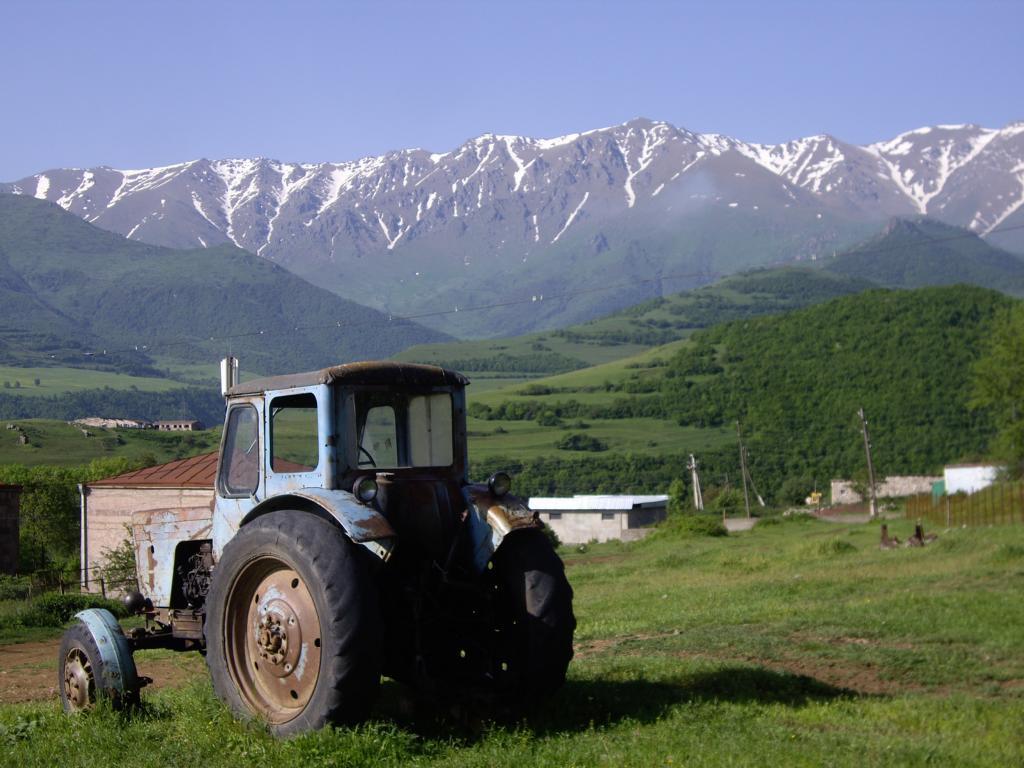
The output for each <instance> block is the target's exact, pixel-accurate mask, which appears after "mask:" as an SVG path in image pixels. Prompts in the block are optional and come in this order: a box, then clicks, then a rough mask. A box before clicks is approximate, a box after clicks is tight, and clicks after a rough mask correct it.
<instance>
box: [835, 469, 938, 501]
mask: <svg viewBox="0 0 1024 768" xmlns="http://www.w3.org/2000/svg"><path fill="white" fill-rule="evenodd" d="M941 479H942V478H941V477H930V476H926V475H893V476H892V477H887V478H885V479H884V480H883V481H882V482H880V483H879V484H878V486H877V487H876V488H875V495H876V496H877V497H878V498H880V499H898V498H902V497H904V496H915V495H917V494H919V493H931V490H932V485H933V484H934V483H936V482H938V481H939V480H941ZM853 486H854V483H853V481H852V480H833V481H832V483H831V489H830V490H831V492H832V503H833V504H859V503H860V502H862V501H864V499H862V498H861V496H860V494H859V493H857V491H855V490H854V488H853Z"/></svg>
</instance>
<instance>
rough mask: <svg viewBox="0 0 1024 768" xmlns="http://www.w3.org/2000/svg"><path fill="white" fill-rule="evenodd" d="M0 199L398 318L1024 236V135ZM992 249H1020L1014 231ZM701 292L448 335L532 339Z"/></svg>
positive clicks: (163, 185) (619, 298)
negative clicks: (55, 209)
mask: <svg viewBox="0 0 1024 768" xmlns="http://www.w3.org/2000/svg"><path fill="white" fill-rule="evenodd" d="M0 191H7V192H13V193H16V194H25V195H33V196H35V197H38V198H42V199H46V200H51V201H54V202H56V203H58V204H59V205H61V206H62V207H63V208H65V209H67V210H69V211H72V212H74V213H76V214H78V215H79V216H81V217H83V218H84V219H86V220H87V221H89V222H92V223H94V224H96V225H97V226H100V227H104V228H106V229H109V230H113V231H115V232H119V233H122V234H124V235H126V236H127V237H129V238H132V239H135V240H141V241H144V242H150V243H154V244H160V245H168V246H172V247H176V248H183V247H205V246H210V245H214V244H217V243H222V242H227V241H230V242H233V243H235V244H237V245H239V246H241V247H243V248H246V249H247V250H250V251H252V252H254V253H257V254H260V255H262V256H265V257H267V258H269V259H272V260H274V261H277V262H279V263H281V264H283V265H285V266H287V267H289V268H290V269H292V270H294V271H296V272H298V273H299V274H301V275H303V276H304V277H306V278H307V279H311V280H313V281H315V282H316V283H317V284H319V285H323V286H325V287H328V288H330V289H332V290H334V291H336V292H337V293H340V294H341V295H343V296H345V297H348V298H353V299H356V300H358V301H361V302H364V303H368V304H371V305H373V306H377V307H379V308H383V309H388V310H392V311H395V312H403V313H404V312H409V311H416V310H420V309H426V308H435V307H438V306H448V305H451V306H453V307H454V306H459V305H460V304H461V305H463V306H472V305H476V304H481V303H487V301H488V300H492V301H493V300H494V297H495V296H507V295H509V292H518V293H522V294H524V295H527V296H529V295H531V294H532V295H540V294H543V293H544V292H545V291H547V292H548V294H549V295H550V294H553V293H557V292H564V291H566V290H573V289H578V288H581V287H583V288H585V287H588V286H600V285H602V284H607V282H608V281H609V280H613V281H614V280H622V281H628V280H630V279H635V278H637V277H640V276H643V277H645V278H650V277H651V276H659V275H660V276H667V275H671V274H678V273H696V272H728V271H732V270H734V269H737V268H740V267H743V266H750V265H753V264H760V263H768V262H773V261H780V260H791V259H796V258H814V257H816V256H818V255H820V254H823V253H831V252H832V251H833V250H835V249H836V248H838V247H841V246H843V245H846V244H848V243H850V242H853V241H854V240H855V239H857V238H859V237H860V236H862V235H864V234H866V233H868V232H869V231H871V230H873V229H875V228H876V227H877V224H878V223H879V222H880V221H882V220H884V219H886V218H888V217H890V216H893V215H915V214H927V215H928V216H931V217H934V218H937V219H939V220H942V221H945V222H947V223H951V224H957V225H960V226H965V227H969V228H970V229H971V230H973V231H974V232H977V233H978V234H981V235H983V236H986V235H989V234H990V233H992V230H993V229H996V228H997V227H1000V226H1009V225H1012V224H1014V223H1022V222H1024V211H1022V210H1021V206H1022V203H1024V123H1014V124H1011V125H1009V126H1006V127H1005V128H1002V129H998V130H994V129H988V128H981V127H978V126H971V125H967V126H938V127H933V128H921V129H918V130H915V131H910V132H908V133H905V134H902V135H900V136H897V137H896V138H894V139H892V140H891V141H885V142H880V143H878V144H873V145H870V146H867V147H860V146H855V145H852V144H847V143H844V142H842V141H839V140H838V139H836V138H834V137H831V136H814V137H810V138H806V139H799V140H795V141H791V142H788V143H786V144H780V145H774V146H770V145H759V144H750V143H745V142H742V141H739V140H736V139H733V138H729V137H726V136H721V135H717V134H697V133H692V132H690V131H687V130H685V129H682V128H677V127H674V126H672V125H669V124H667V123H662V122H652V121H649V120H645V119H636V120H632V121H630V122H628V123H625V124H623V125H619V126H614V127H610V128H604V129H598V130H592V131H587V132H585V133H581V134H572V135H569V136H562V137H558V138H555V139H532V138H526V137H522V136H499V135H493V134H488V135H484V136H480V137H478V138H475V139H472V140H470V141H467V142H466V143H465V144H463V145H462V146H460V147H458V148H456V149H454V150H452V151H450V152H446V153H441V154H433V153H430V152H427V151H425V150H421V149H411V150H401V151H396V152H390V153H388V154H386V155H382V156H380V157H372V158H364V159H362V160H358V161H354V162H342V163H314V164H307V163H285V162H279V161H276V160H268V159H262V158H258V159H235V160H213V161H211V160H206V159H200V160H193V161H189V162H185V163H180V164H177V165H172V166H167V167H163V168H150V169H142V170H130V171H123V170H115V169H112V168H105V167H100V168H92V169H88V170H84V169H59V170H52V171H46V172H43V173H39V174H36V175H35V176H31V177H28V178H26V179H22V180H20V181H17V182H14V183H11V184H6V185H0ZM992 239H993V241H994V242H997V243H998V244H1000V245H1002V246H1004V247H1009V248H1011V249H1016V250H1018V251H1019V250H1024V231H1019V232H1013V233H1007V234H1006V235H999V234H998V233H996V234H994V235H992ZM667 279H668V278H667V277H666V280H667ZM698 280H699V278H696V277H694V278H680V279H675V280H674V281H673V282H670V283H666V284H664V285H657V284H655V285H653V286H651V285H648V286H646V287H644V288H643V289H640V290H639V292H638V291H634V290H624V291H620V292H617V293H616V295H615V296H612V297H609V296H604V297H598V298H595V299H594V300H593V301H591V302H590V303H589V306H588V305H587V302H582V303H581V302H575V303H574V306H573V307H567V306H565V305H562V306H560V307H555V306H552V303H549V304H548V305H545V306H544V307H543V309H541V308H539V307H537V308H533V309H532V311H531V312H530V313H528V314H527V315H526V316H523V317H519V319H516V320H510V319H509V318H510V316H504V317H502V316H500V315H499V316H495V317H497V319H494V317H492V318H490V319H488V320H486V321H484V325H483V326H481V321H480V319H479V317H478V318H474V319H466V320H465V321H464V322H463V324H462V325H461V327H460V325H459V324H458V323H456V324H455V326H453V325H451V324H450V323H449V324H448V325H446V326H445V327H447V328H449V329H452V330H457V331H462V332H466V331H467V330H470V331H475V332H480V333H484V332H493V331H495V330H496V329H497V330H516V331H518V330H525V329H526V328H529V327H542V326H544V325H545V324H552V323H555V322H565V321H569V320H577V319H581V318H584V317H586V316H588V314H592V313H593V311H594V310H595V309H610V308H615V307H616V306H622V305H624V304H625V303H628V302H629V301H633V300H638V299H640V298H644V297H645V296H647V295H651V294H652V293H657V292H658V291H660V290H666V291H668V290H680V289H682V288H685V287H687V286H688V285H690V284H693V283H694V282H696V281H698ZM688 281H689V282H688ZM509 322H511V323H512V326H511V327H510V326H509ZM495 323H497V325H495Z"/></svg>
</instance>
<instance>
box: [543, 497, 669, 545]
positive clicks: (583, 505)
mask: <svg viewBox="0 0 1024 768" xmlns="http://www.w3.org/2000/svg"><path fill="white" fill-rule="evenodd" d="M667 505H668V496H664V495H660V496H585V495H584V496H579V495H577V496H572V497H571V498H570V497H534V498H531V499H530V501H529V504H528V506H529V507H530V509H532V510H534V511H535V512H537V513H538V514H539V515H540V519H541V520H542V521H543V522H545V523H547V525H548V526H550V527H551V529H552V530H553V531H554V532H555V533H556V534H557V535H558V538H559V540H561V541H562V543H564V544H584V543H586V542H588V541H611V540H614V539H618V540H620V541H635V540H637V539H642V538H643V537H644V536H645V535H647V532H648V530H649V529H650V526H652V525H654V524H655V523H657V522H659V521H661V520H664V519H665V513H666V509H667Z"/></svg>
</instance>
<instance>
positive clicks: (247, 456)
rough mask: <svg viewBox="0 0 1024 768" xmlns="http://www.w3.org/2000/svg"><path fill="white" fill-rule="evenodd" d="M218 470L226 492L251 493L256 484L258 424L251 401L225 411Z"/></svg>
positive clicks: (258, 481) (253, 491)
mask: <svg viewBox="0 0 1024 768" xmlns="http://www.w3.org/2000/svg"><path fill="white" fill-rule="evenodd" d="M220 474H221V485H222V487H223V490H224V492H225V493H226V494H227V495H228V496H251V495H252V494H253V493H255V492H256V488H257V487H258V486H259V483H260V447H259V424H258V419H257V414H256V409H255V408H253V407H252V406H251V405H242V406H236V407H234V408H232V409H231V413H229V414H228V423H227V431H226V434H225V436H224V455H223V457H222V459H221V468H220Z"/></svg>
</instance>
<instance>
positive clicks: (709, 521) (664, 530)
mask: <svg viewBox="0 0 1024 768" xmlns="http://www.w3.org/2000/svg"><path fill="white" fill-rule="evenodd" d="M728 535H729V531H728V530H726V528H725V526H724V525H722V521H721V520H720V519H719V518H717V517H714V516H713V515H699V514H685V513H682V514H673V515H669V516H668V517H667V518H666V519H665V520H664V521H663V522H661V523H660V524H659V525H658V527H657V528H656V529H655V531H654V534H653V535H652V537H648V538H653V537H662V538H687V539H688V538H694V537H697V536H728Z"/></svg>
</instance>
